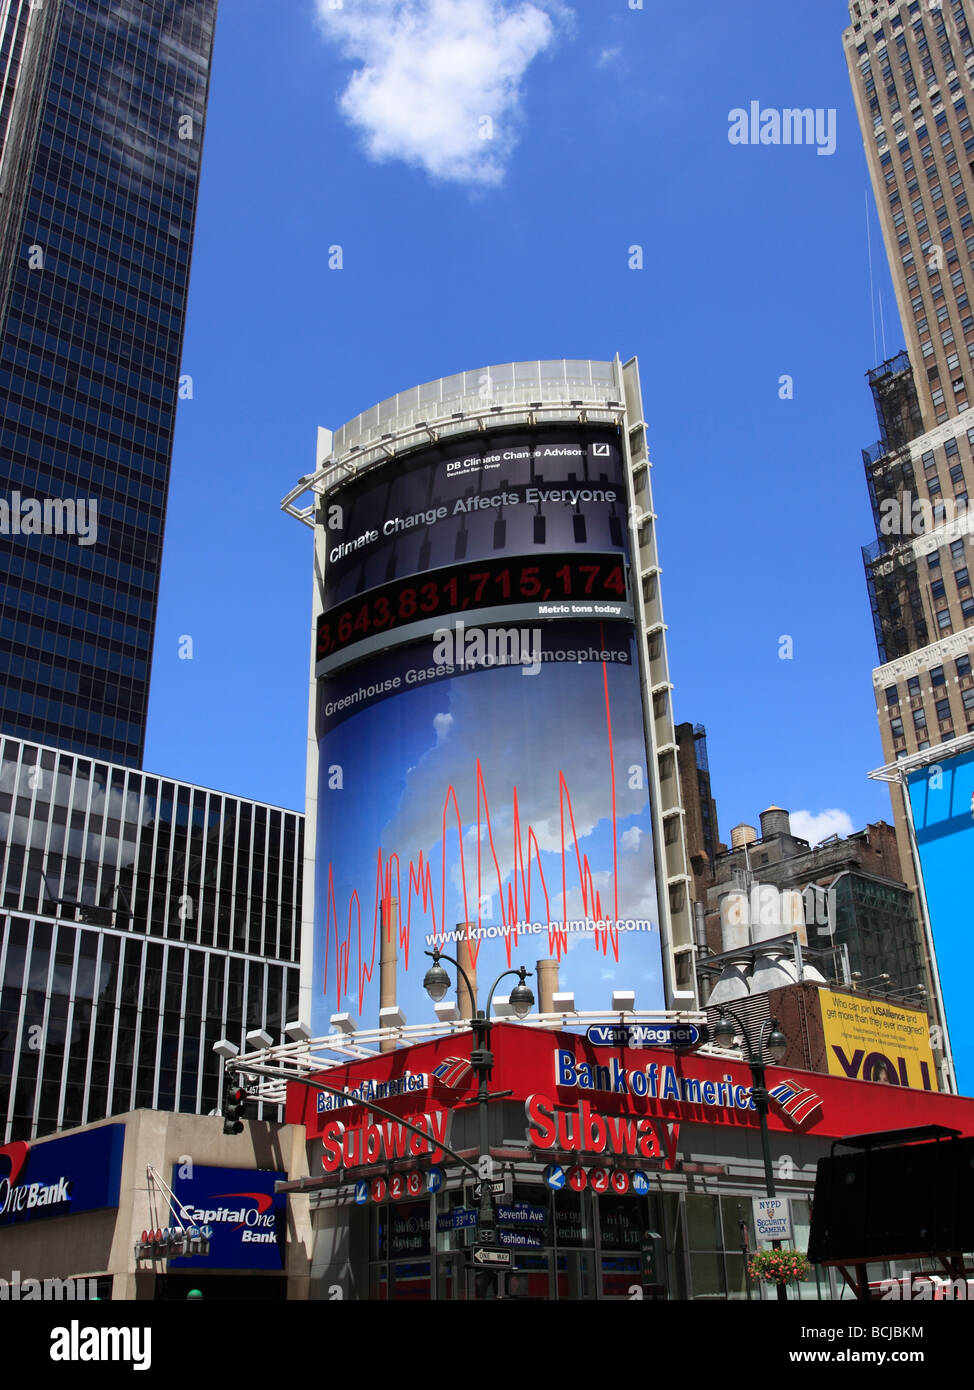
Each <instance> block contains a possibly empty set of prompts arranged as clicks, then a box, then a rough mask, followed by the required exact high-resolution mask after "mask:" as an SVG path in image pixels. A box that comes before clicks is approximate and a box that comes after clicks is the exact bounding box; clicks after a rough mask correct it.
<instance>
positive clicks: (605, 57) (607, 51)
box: [598, 48, 622, 68]
mask: <svg viewBox="0 0 974 1390" xmlns="http://www.w3.org/2000/svg"><path fill="white" fill-rule="evenodd" d="M621 52H622V49H621V48H603V50H602V52H601V53H600V54H599V61H598V66H599V67H600V68H607V67H608V66H609V64H610V63H611V62H613V61H614V59H616V58H618V56H619V54H620V53H621Z"/></svg>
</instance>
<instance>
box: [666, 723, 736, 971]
mask: <svg viewBox="0 0 974 1390" xmlns="http://www.w3.org/2000/svg"><path fill="white" fill-rule="evenodd" d="M674 732H675V735H676V748H677V764H678V767H679V773H680V798H681V800H682V802H683V823H684V827H685V833H686V839H687V864H688V866H689V869H690V874H691V877H692V880H693V887H692V892H693V901H694V903H698V902H699V903H702V902H703V901H704V899H705V898H706V896H707V889H708V888H709V887H710V885H711V884H712V883H713V881H714V880H713V873H714V863H715V861H716V859H717V856H718V854H720V853H721V852H722V851H723V850H724V848H725V847H724V846H723V845H722V844H721V843H720V832H719V830H718V828H717V803H716V801H714V797H713V792H712V791H711V788H710V760H709V758H708V756H707V730H706V729H705V728H704V726H703V725H702V724H677V726H676V729H675V731H674ZM698 944H699V943H698Z"/></svg>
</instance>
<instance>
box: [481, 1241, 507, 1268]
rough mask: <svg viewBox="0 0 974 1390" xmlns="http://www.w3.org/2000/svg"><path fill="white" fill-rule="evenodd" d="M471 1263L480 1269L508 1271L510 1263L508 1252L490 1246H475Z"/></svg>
mask: <svg viewBox="0 0 974 1390" xmlns="http://www.w3.org/2000/svg"><path fill="white" fill-rule="evenodd" d="M473 1262H474V1265H475V1266H476V1267H477V1268H480V1269H509V1268H510V1266H511V1262H512V1255H511V1252H510V1250H499V1249H498V1248H497V1247H496V1246H492V1245H475V1246H474V1248H473Z"/></svg>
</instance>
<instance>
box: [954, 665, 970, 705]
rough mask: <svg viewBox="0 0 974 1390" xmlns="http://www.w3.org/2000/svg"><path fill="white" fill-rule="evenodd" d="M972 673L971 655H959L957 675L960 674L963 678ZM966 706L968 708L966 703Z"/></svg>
mask: <svg viewBox="0 0 974 1390" xmlns="http://www.w3.org/2000/svg"><path fill="white" fill-rule="evenodd" d="M970 674H971V658H970V657H969V656H959V657H958V658H957V675H958V677H959V678H961V679H963V677H964V676H969V675H970ZM964 708H965V709H966V708H967V706H966V705H965V706H964Z"/></svg>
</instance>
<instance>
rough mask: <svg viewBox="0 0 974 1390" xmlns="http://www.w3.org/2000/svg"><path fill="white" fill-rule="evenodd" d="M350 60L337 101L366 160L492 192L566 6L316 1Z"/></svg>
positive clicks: (325, 26) (542, 0) (505, 1)
mask: <svg viewBox="0 0 974 1390" xmlns="http://www.w3.org/2000/svg"><path fill="white" fill-rule="evenodd" d="M317 9H318V21H319V25H320V27H321V29H322V31H323V32H324V34H325V35H326V37H327V38H329V39H331V40H333V41H334V42H335V43H336V44H337V45H338V46H339V47H340V49H341V51H342V53H343V55H344V56H345V57H346V58H348V59H350V60H351V61H352V62H354V63H355V64H356V65H357V66H356V71H355V72H354V73H353V74H352V77H351V78H350V80H349V82H348V84H347V86H346V87H345V90H344V92H343V93H342V95H341V98H340V101H339V105H340V107H341V110H342V112H343V114H344V115H345V117H346V119H347V120H348V121H349V123H350V124H351V125H352V126H354V127H355V128H356V129H357V130H359V131H360V132H361V134H362V136H363V138H364V141H365V148H366V150H367V152H368V154H369V157H370V158H372V159H374V160H376V161H377V162H382V161H385V160H389V159H401V160H404V161H405V162H406V163H407V164H411V165H413V166H416V167H419V168H422V169H425V170H426V172H427V173H428V174H431V175H432V176H433V177H434V178H438V179H448V180H452V181H454V182H458V183H466V184H472V185H475V186H481V187H487V186H491V185H495V184H498V183H500V182H501V181H502V179H503V177H504V170H505V166H506V163H507V160H508V157H509V155H510V153H511V150H512V149H513V147H514V145H515V143H516V131H517V127H518V124H519V121H520V109H521V97H522V82H523V78H524V74H525V72H526V71H527V69H528V67H529V66H530V64H531V62H532V61H533V60H534V59H535V58H536V57H537V55H538V54H539V53H542V52H543V51H544V50H545V49H546V48H548V47H549V46H550V44H551V43H552V42H553V40H554V36H555V19H556V16H557V17H561V16H563V15H564V13H565V12H564V10H563V7H562V4H561V0H354V4H353V3H347V4H346V5H344V6H343V7H342V8H340V9H335V8H333V7H332V4H331V3H330V0H317Z"/></svg>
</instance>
